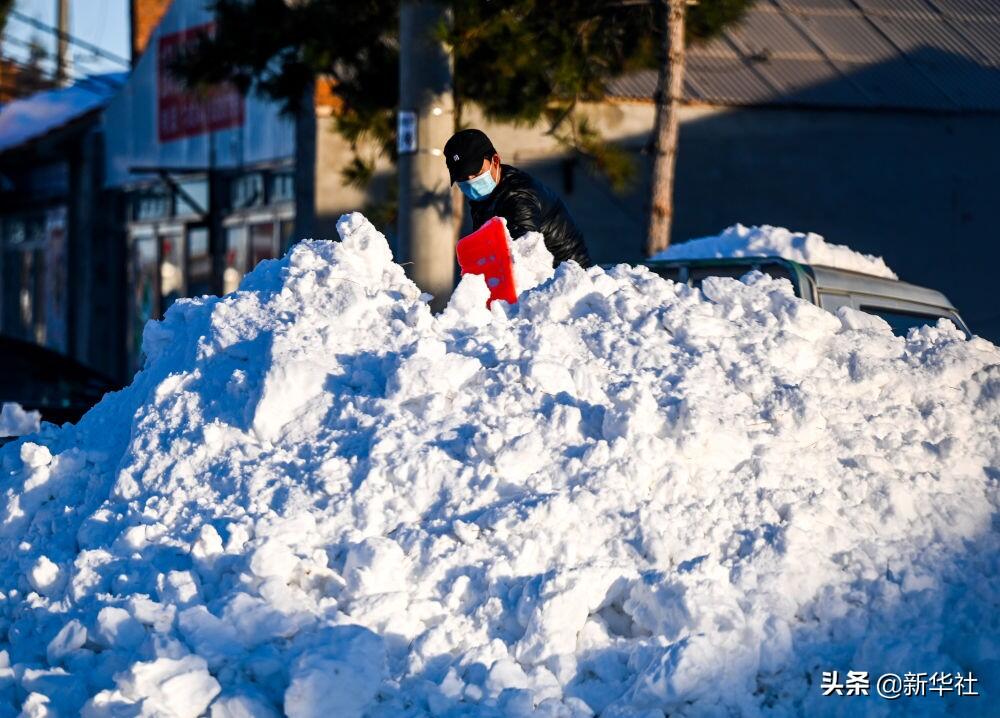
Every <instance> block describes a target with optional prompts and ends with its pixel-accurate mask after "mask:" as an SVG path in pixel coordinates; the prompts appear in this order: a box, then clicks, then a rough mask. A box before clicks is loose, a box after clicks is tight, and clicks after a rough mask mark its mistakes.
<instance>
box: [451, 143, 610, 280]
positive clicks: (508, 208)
mask: <svg viewBox="0 0 1000 718" xmlns="http://www.w3.org/2000/svg"><path fill="white" fill-rule="evenodd" d="M444 159H445V162H446V163H447V165H448V173H449V174H450V176H451V181H452V183H456V182H457V183H458V187H459V189H461V190H462V194H464V195H465V196H466V197H468V198H469V207H470V208H471V209H472V227H473V229H479V228H480V227H481V226H483V224H485V223H486V222H487V221H488V220H490V219H492V218H493V217H503V218H504V219H505V220H507V230H508V231H509V232H510V236H511V237H515V238H516V237H520V236H521V235H522V234H524V233H525V232H541V233H542V235H543V236H544V237H545V246H546V248H547V249H548V250H549V251H550V252H551V253H552V257H553V266H559V264H560V263H562V262H564V261H566V260H567V259H572V260H575V261H576V262H577V263H578V264H579V265H580V266H581V267H589V266H590V263H591V262H590V255H589V254H588V253H587V246H586V245H585V244H584V243H583V234H582V233H581V232H580V230H579V228H577V226H576V224H575V223H574V222H573V218H572V217H570V215H569V211H568V210H567V209H566V205H565V204H563V202H562V200H561V199H559V197H557V196H556V194H555V192H553V191H552V190H551V189H549V188H548V187H546V186H545V185H544V184H542V183H541V182H539V181H538V180H536V179H535V178H533V177H532V176H531V175H529V174H528V173H527V172H522V171H521V170H519V169H517V168H516V167H511V166H510V165H505V164H501V163H500V155H499V154H498V153H497V151H496V149H494V147H493V143H492V142H490V138H489V137H487V136H486V135H485V133H483V132H481V131H480V130H473V129H469V130H462V131H460V132H457V133H456V134H454V135H453V136H452V138H451V139H450V140H448V142H447V143H446V144H445V146H444Z"/></svg>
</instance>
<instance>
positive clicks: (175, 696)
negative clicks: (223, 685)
mask: <svg viewBox="0 0 1000 718" xmlns="http://www.w3.org/2000/svg"><path fill="white" fill-rule="evenodd" d="M116 681H117V683H118V691H116V693H117V694H119V695H120V697H121V698H124V699H125V700H126V701H128V702H132V703H137V704H139V705H141V714H142V715H162V716H171V718H198V716H200V715H202V714H203V713H204V712H205V710H206V709H207V708H208V705H209V703H211V702H212V699H213V698H215V696H216V695H218V693H219V690H220V687H219V682H218V681H216V680H215V678H213V677H212V674H210V673H209V672H208V667H207V666H206V664H205V660H204V659H203V658H200V657H198V656H191V655H188V656H184V657H183V658H178V659H174V658H157V659H156V660H153V661H148V662H143V663H136V664H134V665H133V666H132V667H131V668H130V669H129V670H128V671H127V672H126V673H124V674H123V675H120V676H118V677H117V678H116ZM94 707H96V706H94ZM92 709H93V708H92Z"/></svg>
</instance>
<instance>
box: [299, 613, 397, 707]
mask: <svg viewBox="0 0 1000 718" xmlns="http://www.w3.org/2000/svg"><path fill="white" fill-rule="evenodd" d="M316 638H317V639H318V640H317V642H316V647H315V648H314V649H312V650H309V651H307V652H306V653H304V654H303V655H302V656H300V657H299V659H298V660H297V661H296V662H295V665H294V666H292V670H291V676H292V680H291V684H290V685H289V686H288V690H287V691H286V693H285V715H287V716H289V718H327V716H341V717H342V718H361V716H362V715H364V713H365V709H366V708H367V707H368V706H369V705H371V703H372V701H373V700H374V698H375V692H376V691H377V690H378V686H379V683H381V681H382V676H383V675H384V673H385V669H386V666H385V661H386V655H385V648H384V646H383V644H382V641H381V639H379V637H378V636H376V635H375V634H374V633H372V632H371V631H367V630H365V629H363V628H359V627H357V626H343V627H337V628H330V629H324V630H323V631H321V632H320V633H318V634H317V636H316Z"/></svg>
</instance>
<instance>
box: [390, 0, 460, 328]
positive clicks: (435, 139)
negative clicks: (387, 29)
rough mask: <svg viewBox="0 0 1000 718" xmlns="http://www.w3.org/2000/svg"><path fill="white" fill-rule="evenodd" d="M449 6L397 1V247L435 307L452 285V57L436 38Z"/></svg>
mask: <svg viewBox="0 0 1000 718" xmlns="http://www.w3.org/2000/svg"><path fill="white" fill-rule="evenodd" d="M451 21H452V12H451V7H450V3H446V2H443V1H442V0H403V3H402V7H401V8H400V15H399V46H400V52H399V102H400V106H399V122H398V128H399V138H398V141H399V227H398V229H399V249H400V255H401V257H400V258H401V259H402V260H403V261H408V262H412V265H409V267H408V268H409V271H410V276H411V278H412V279H413V281H414V282H416V283H417V286H419V287H420V288H421V289H422V290H423V291H425V292H430V293H431V294H433V295H434V300H433V301H432V302H431V308H432V309H435V310H437V309H441V308H443V307H444V305H445V304H446V303H447V301H448V297H449V295H450V294H451V290H452V288H453V287H454V285H455V225H454V220H453V215H452V204H451V201H452V200H451V181H450V180H449V178H448V170H447V167H446V166H445V162H444V156H443V155H442V148H443V147H444V143H445V142H447V141H448V138H449V137H450V136H451V134H452V132H454V129H455V96H454V90H453V84H452V57H451V53H450V52H449V51H448V49H447V48H446V47H445V45H444V43H443V42H441V40H440V39H438V38H437V37H436V33H437V31H438V30H439V28H440V27H441V26H442V25H443V24H450V23H451Z"/></svg>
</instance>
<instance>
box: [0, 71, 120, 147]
mask: <svg viewBox="0 0 1000 718" xmlns="http://www.w3.org/2000/svg"><path fill="white" fill-rule="evenodd" d="M125 77H126V75H125V74H124V73H117V72H116V73H107V74H103V75H94V76H91V77H86V78H84V79H82V80H79V81H78V82H76V83H75V84H73V85H71V86H69V87H61V88H58V89H55V90H45V91H44V92H37V93H35V94H34V95H31V96H30V97H25V98H23V99H20V100H14V101H13V102H8V103H6V104H5V105H3V106H0V152H4V151H6V150H9V149H12V148H14V147H17V146H18V145H21V144H24V143H25V142H27V141H28V140H32V139H35V138H36V137H40V136H42V135H44V134H46V133H48V132H51V131H52V130H55V129H58V128H60V127H63V126H64V125H67V124H69V123H70V122H72V121H73V120H75V119H76V118H77V117H80V116H82V115H84V114H86V113H87V112H90V111H92V110H95V109H98V108H101V107H104V106H105V105H106V104H107V103H108V101H109V100H110V99H111V98H112V96H114V94H115V93H116V92H117V91H118V88H119V87H120V86H121V84H122V82H123V81H124V79H125Z"/></svg>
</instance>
